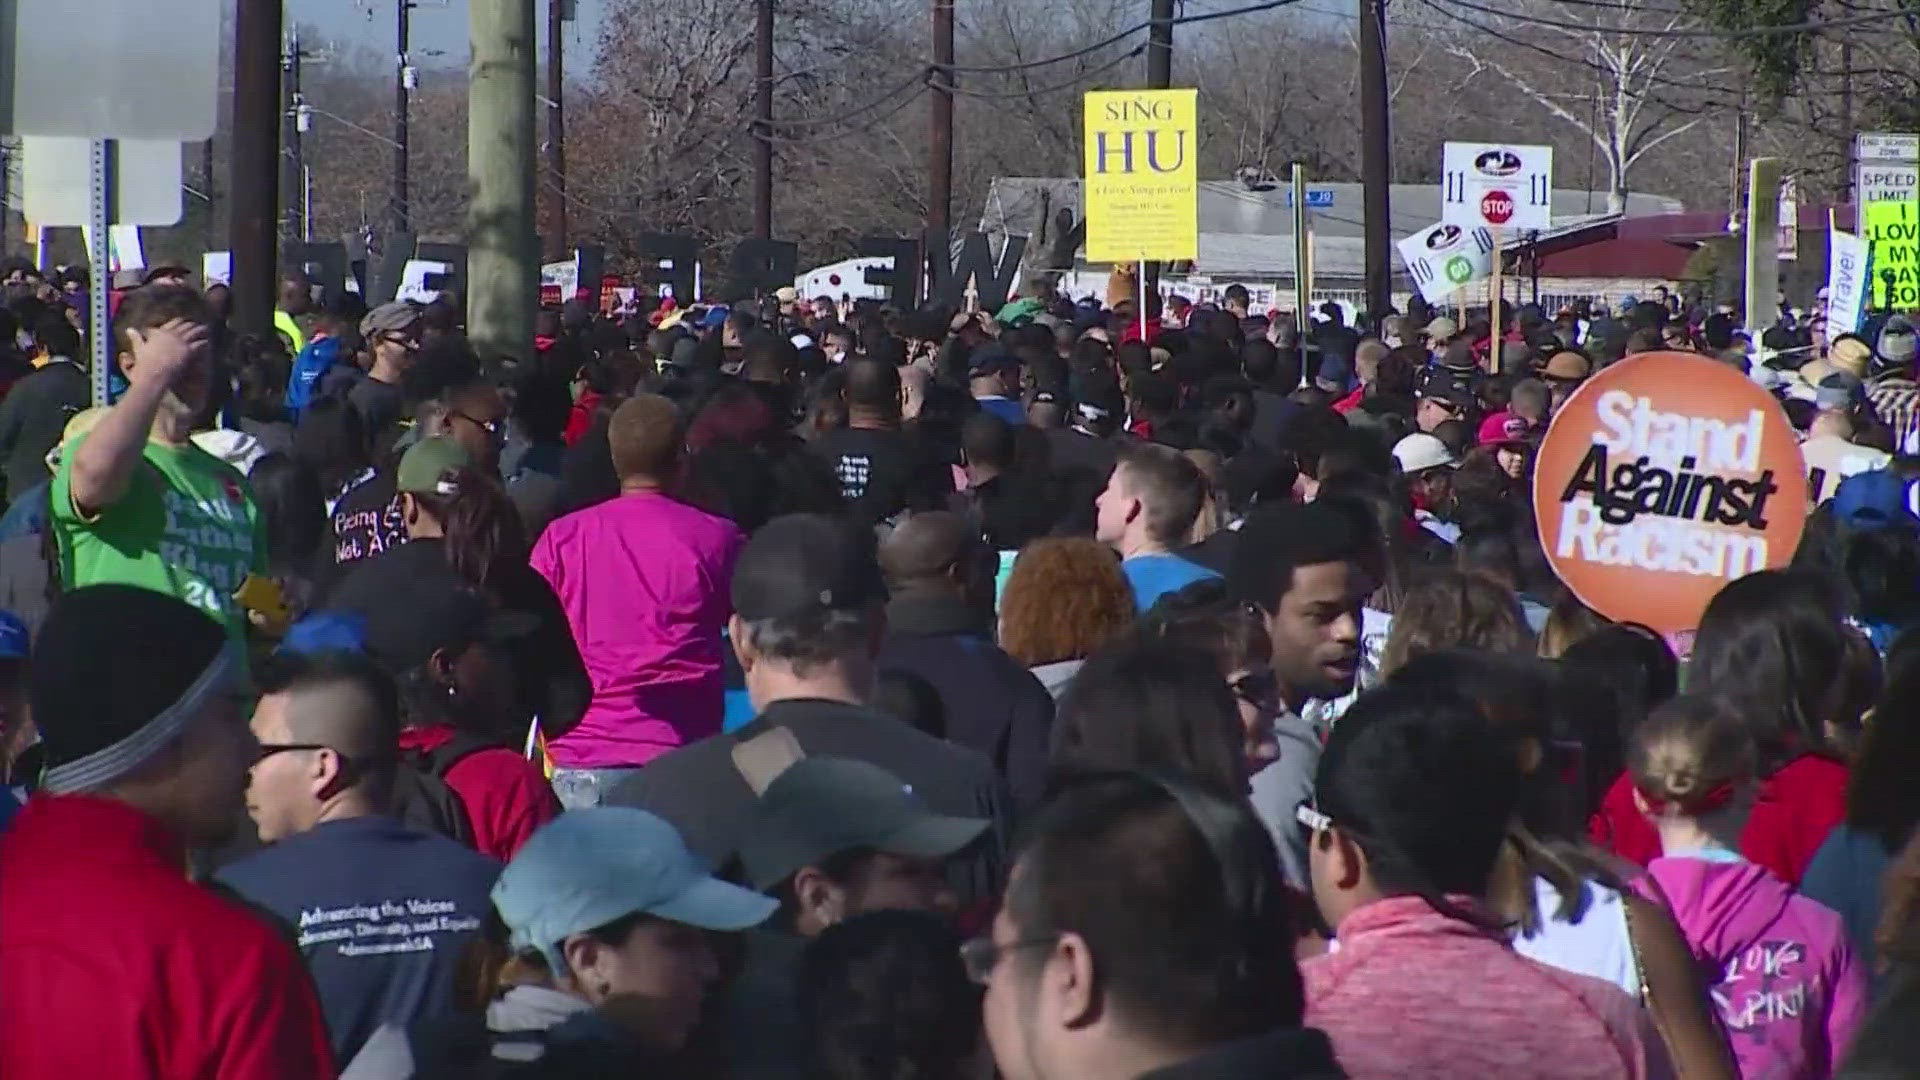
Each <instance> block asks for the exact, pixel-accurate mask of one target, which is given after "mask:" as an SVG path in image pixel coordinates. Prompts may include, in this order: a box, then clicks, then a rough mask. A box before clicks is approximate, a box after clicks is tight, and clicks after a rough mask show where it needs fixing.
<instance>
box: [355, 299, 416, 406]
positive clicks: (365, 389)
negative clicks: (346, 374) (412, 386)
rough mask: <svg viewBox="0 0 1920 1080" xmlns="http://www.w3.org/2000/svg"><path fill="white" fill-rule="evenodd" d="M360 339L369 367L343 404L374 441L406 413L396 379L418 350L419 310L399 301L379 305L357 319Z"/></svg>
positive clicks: (403, 398) (409, 365)
mask: <svg viewBox="0 0 1920 1080" xmlns="http://www.w3.org/2000/svg"><path fill="white" fill-rule="evenodd" d="M360 336H361V337H362V338H365V339H366V342H367V355H369V356H371V357H372V358H373V366H372V367H371V368H370V369H369V370H368V371H367V377H366V378H364V379H362V380H360V381H359V382H358V383H357V384H355V385H354V388H353V389H352V390H351V391H349V392H348V394H347V401H348V402H349V403H351V404H352V405H353V407H354V408H355V409H356V410H358V411H359V413H360V419H361V420H363V421H365V422H366V427H367V432H368V433H369V434H370V435H372V436H373V437H375V438H376V439H377V438H378V436H379V433H381V432H383V431H386V430H387V429H388V428H389V427H391V426H392V425H394V424H397V423H399V422H400V418H401V417H402V416H404V415H405V414H406V407H407V401H406V395H405V394H403V393H401V391H400V380H401V378H402V377H404V376H405V375H406V373H407V369H408V368H410V367H412V366H413V358H414V356H415V355H417V354H418V353H419V351H420V309H419V308H416V307H414V306H413V305H412V304H409V303H406V302H405V301H402V300H395V301H392V302H390V303H385V304H381V305H380V306H379V307H377V308H374V309H373V310H372V311H369V312H367V316H366V318H364V319H361V320H360Z"/></svg>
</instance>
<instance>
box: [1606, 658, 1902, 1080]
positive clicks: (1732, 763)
mask: <svg viewBox="0 0 1920 1080" xmlns="http://www.w3.org/2000/svg"><path fill="white" fill-rule="evenodd" d="M1758 760H1759V756H1758V749H1757V746H1756V744H1755V740H1754V738H1753V736H1752V734H1751V733H1750V732H1749V731H1748V730H1747V728H1746V727H1744V726H1743V725H1742V723H1741V720H1740V718H1739V717H1738V716H1737V715H1736V714H1735V713H1734V712H1733V711H1732V708H1731V707H1730V706H1729V704H1727V703H1725V702H1722V701H1719V700H1716V699H1714V698H1709V697H1705V696H1692V695H1682V696H1680V697H1677V698H1674V699H1673V700H1672V701H1670V702H1668V703H1667V704H1665V705H1663V706H1661V707H1660V708H1658V709H1656V710H1654V712H1653V714H1652V715H1650V716H1649V717H1648V718H1647V719H1646V721H1645V722H1644V723H1643V724H1641V725H1640V727H1639V729H1638V730H1637V731H1636V732H1635V735H1634V741H1633V750H1632V754H1631V757H1630V760H1629V763H1628V773H1629V775H1630V776H1631V777H1632V781H1633V802H1634V805H1635V806H1636V807H1637V808H1639V810H1640V812H1641V814H1642V815H1644V816H1645V817H1646V819H1647V821H1648V822H1649V823H1650V824H1652V825H1653V827H1654V828H1655V830H1657V831H1658V832H1659V834H1660V846H1661V850H1662V852H1663V854H1662V855H1661V856H1660V857H1659V858H1656V859H1654V860H1653V862H1652V863H1651V864H1650V865H1649V866H1648V868H1647V873H1648V876H1649V878H1650V879H1651V882H1652V885H1651V887H1650V890H1651V891H1653V892H1656V893H1657V894H1660V895H1662V896H1664V897H1665V898H1666V900H1667V902H1668V903H1669V904H1670V905H1671V907H1672V909H1673V913H1674V916H1675V918H1676V919H1678V921H1679V923H1680V929H1681V931H1682V932H1683V933H1685V934H1686V937H1687V941H1688V944H1690V945H1691V946H1692V948H1693V953H1694V957H1695V958H1696V960H1697V961H1698V963H1699V964H1700V965H1701V967H1702V968H1703V969H1705V970H1709V971H1712V972H1715V973H1716V975H1717V977H1718V980H1717V985H1715V987H1714V988H1713V996H1714V1000H1715V1002H1716V1003H1717V1004H1718V1006H1719V1009H1720V1019H1721V1021H1722V1023H1723V1024H1724V1025H1725V1026H1726V1027H1727V1029H1728V1031H1729V1032H1730V1033H1731V1036H1732V1043H1733V1049H1734V1054H1735V1056H1736V1057H1737V1058H1738V1059H1739V1064H1740V1072H1741V1075H1743V1076H1749V1077H1760V1076H1766V1077H1794V1078H1819V1077H1827V1076H1831V1075H1832V1074H1833V1070H1834V1068H1835V1067H1836V1066H1837V1065H1838V1064H1839V1060H1840V1055H1841V1053H1842V1052H1843V1051H1844V1050H1845V1049H1846V1048H1847V1046H1848V1044H1849V1043H1850V1042H1851V1041H1852V1038H1853V1033H1854V1030H1855V1028H1857V1027H1858V1026H1859V1024H1860V1020H1861V1018H1862V1015H1863V1014H1864V1012H1865V1010H1866V998H1867V992H1866V980H1865V974H1864V972H1863V971H1862V970H1861V968H1860V965H1859V964H1858V963H1856V962H1855V960H1854V956H1853V948H1852V946H1851V945H1850V944H1849V943H1848V941H1847V936H1846V928H1845V926H1844V924H1843V923H1842V922H1841V920H1840V916H1839V915H1838V914H1836V913H1835V912H1834V911H1833V910H1832V909H1830V908H1828V907H1826V906H1824V905H1822V904H1819V903H1816V902H1814V901H1812V900H1809V899H1807V898H1805V897H1803V896H1799V895H1796V894H1795V893H1794V892H1793V890H1792V888H1791V887H1789V886H1788V885H1787V884H1786V883H1785V882H1783V881H1781V880H1780V879H1779V878H1777V877H1775V876H1774V875H1772V874H1771V873H1769V872H1768V871H1767V869H1766V868H1765V867H1762V866H1759V865H1756V864H1754V863H1751V862H1748V861H1747V860H1746V858H1745V857H1743V856H1742V855H1741V854H1740V850H1739V849H1740V844H1741V830H1742V828H1743V827H1744V826H1745V824H1746V820H1747V815H1748V813H1749V812H1750V811H1751V809H1752V808H1753V805H1754V803H1755V801H1756V798H1757V793H1758V789H1759V776H1758V768H1757V764H1758Z"/></svg>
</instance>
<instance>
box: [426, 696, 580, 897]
mask: <svg viewBox="0 0 1920 1080" xmlns="http://www.w3.org/2000/svg"><path fill="white" fill-rule="evenodd" d="M452 739H453V728H451V727H449V726H447V725H445V724H441V725H438V726H435V727H427V728H408V729H407V730H405V731H402V732H401V733H400V748H401V749H402V750H423V751H425V750H432V749H433V748H434V747H436V746H440V745H442V744H444V743H447V742H450V741H451V740H452ZM446 781H447V786H448V787H450V788H452V789H453V793H454V794H455V795H458V796H460V802H461V803H462V805H464V806H465V807H466V809H467V820H468V821H469V822H470V823H471V824H472V825H473V846H474V847H476V848H478V849H479V850H480V853H481V854H482V855H489V856H492V857H493V858H495V859H498V860H499V861H501V862H503V863H504V862H507V861H508V860H510V859H512V858H513V853H514V852H516V851H519V850H520V845H521V844H524V843H526V842H527V837H529V836H532V835H533V831H534V830H535V829H538V828H539V827H540V826H542V825H545V824H546V823H547V822H549V821H552V820H553V819H554V818H556V817H558V816H559V814H560V800H559V799H557V798H555V797H554V794H553V788H552V787H550V786H549V785H548V784H547V778H546V776H545V775H544V774H542V773H541V771H540V767H539V766H537V765H535V764H534V763H533V762H531V761H528V760H527V759H526V758H524V757H521V756H520V753H519V752H518V751H516V750H510V749H508V748H507V747H504V746H496V747H491V748H489V749H486V750H475V751H474V752H473V753H471V754H468V755H467V756H466V757H463V758H461V759H460V760H459V761H456V762H454V763H453V768H451V769H448V770H447V776H446Z"/></svg>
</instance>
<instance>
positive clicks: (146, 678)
mask: <svg viewBox="0 0 1920 1080" xmlns="http://www.w3.org/2000/svg"><path fill="white" fill-rule="evenodd" d="M229 646H230V642H229V640H228V638H227V632H226V630H225V628H223V627H222V626H221V625H220V624H219V623H217V622H215V621H214V620H213V619H212V618H211V617H209V616H207V615H205V614H203V613H202V612H200V611H199V610H197V609H195V608H194V607H192V606H191V605H189V604H187V603H186V602H185V601H182V600H177V599H175V598H173V597H171V596H168V595H166V594H164V593H158V592H154V591H153V590H151V589H141V588H135V587H134V586H131V585H90V586H87V587H86V588H83V589H75V590H74V591H72V592H70V593H67V594H65V595H63V596H61V597H60V598H59V599H58V600H57V601H55V602H54V605H53V610H52V611H51V612H50V613H49V614H48V615H47V620H46V622H45V623H43V624H42V625H41V627H40V636H39V638H38V639H37V640H36V641H35V642H34V655H33V672H32V675H31V677H30V680H29V689H28V692H29V695H30V698H31V700H32V703H33V719H34V723H35V724H36V725H38V727H39V729H40V737H41V739H42V740H43V742H44V744H45V746H46V754H47V766H48V768H49V770H50V771H51V770H57V769H59V768H60V766H63V765H71V764H72V763H74V762H76V761H79V760H81V759H82V758H86V757H87V756H88V755H91V754H97V753H99V752H100V751H103V750H106V749H107V748H108V747H111V746H114V745H115V744H118V743H121V742H123V741H124V740H126V739H128V738H130V737H132V736H134V735H136V734H138V733H139V732H140V731H141V730H142V729H143V728H145V727H146V726H147V725H148V724H149V723H150V722H151V721H153V720H154V719H155V718H156V717H158V716H160V715H161V714H162V713H165V712H166V711H167V710H169V709H170V708H172V707H173V706H174V705H175V704H176V703H178V702H179V701H180V700H181V698H182V697H183V696H184V695H186V694H187V692H188V691H189V689H191V688H193V687H194V686H195V684H196V683H197V682H199V681H201V680H202V679H203V678H204V677H206V676H207V675H208V673H209V671H210V670H211V669H212V668H213V667H214V661H215V660H216V659H219V658H220V657H221V654H222V653H223V652H225V651H226V650H227V649H228V648H229ZM153 749H156V750H157V749H158V747H157V746H156V747H154V748H153ZM132 764H138V762H137V761H135V762H132V763H131V764H128V763H124V762H123V763H122V767H120V768H118V770H117V771H116V772H114V773H113V775H118V774H119V773H124V772H126V771H127V769H128V768H130V767H131V765H132ZM104 779H111V777H110V776H107V777H101V778H99V782H104ZM47 786H48V788H49V790H56V789H57V790H68V791H71V790H85V789H87V788H89V787H94V786H98V784H97V782H96V783H80V784H75V783H74V782H72V780H71V778H70V779H69V780H68V781H67V782H65V783H62V784H60V785H58V786H57V788H56V785H55V783H54V782H53V777H52V775H50V776H49V779H48V785H47Z"/></svg>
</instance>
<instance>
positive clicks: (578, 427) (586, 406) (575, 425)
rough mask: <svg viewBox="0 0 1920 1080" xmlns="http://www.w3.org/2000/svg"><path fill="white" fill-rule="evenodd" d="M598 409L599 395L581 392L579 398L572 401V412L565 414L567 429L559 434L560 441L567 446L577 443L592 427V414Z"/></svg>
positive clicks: (591, 392)
mask: <svg viewBox="0 0 1920 1080" xmlns="http://www.w3.org/2000/svg"><path fill="white" fill-rule="evenodd" d="M599 407H600V395H599V394H596V393H594V392H593V391H591V390H582V391H581V392H580V396H579V397H577V398H575V399H574V402H573V411H572V412H569V413H568V414H567V429H566V430H565V431H563V432H561V434H560V439H561V441H562V442H565V443H566V444H567V445H568V446H572V445H573V444H574V443H577V442H579V441H580V440H581V438H582V437H583V436H585V435H586V433H587V430H588V429H589V428H591V427H593V413H594V410H596V409H598V408H599Z"/></svg>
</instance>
